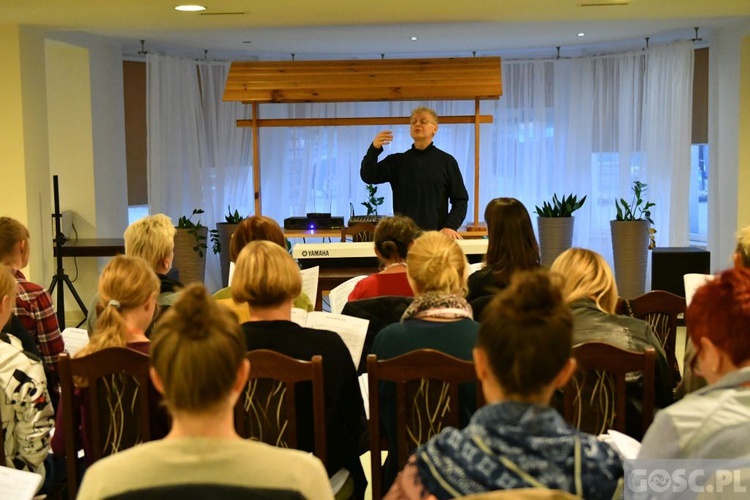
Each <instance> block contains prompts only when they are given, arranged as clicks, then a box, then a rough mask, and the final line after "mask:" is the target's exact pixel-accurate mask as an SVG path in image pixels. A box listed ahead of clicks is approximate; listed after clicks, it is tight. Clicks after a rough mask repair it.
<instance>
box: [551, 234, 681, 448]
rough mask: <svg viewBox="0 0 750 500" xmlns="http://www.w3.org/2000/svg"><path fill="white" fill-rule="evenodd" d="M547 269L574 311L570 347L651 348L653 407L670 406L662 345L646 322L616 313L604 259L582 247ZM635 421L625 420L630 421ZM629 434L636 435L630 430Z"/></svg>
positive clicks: (669, 374)
mask: <svg viewBox="0 0 750 500" xmlns="http://www.w3.org/2000/svg"><path fill="white" fill-rule="evenodd" d="M550 270H551V271H553V272H556V273H558V274H560V275H561V276H564V277H565V283H564V285H563V296H564V297H565V301H566V302H567V303H568V305H569V306H570V308H571V310H572V311H573V344H580V343H582V342H588V341H592V340H596V341H600V342H607V343H610V344H614V345H616V346H618V347H620V348H621V349H627V350H630V351H644V350H645V349H647V348H649V347H653V348H654V350H655V351H656V387H655V388H654V390H655V397H656V404H657V406H659V407H661V408H664V407H665V406H667V405H669V404H670V403H672V401H673V395H672V390H673V388H674V382H673V380H672V370H671V369H670V367H669V363H668V362H667V355H666V354H665V353H664V349H663V348H662V345H661V342H659V339H658V338H656V335H654V332H653V330H652V329H651V326H650V325H649V324H648V323H647V322H645V321H643V320H640V319H636V318H631V317H629V316H618V315H616V314H615V306H616V305H617V285H616V284H615V279H614V277H613V275H612V269H611V268H610V267H609V264H607V261H605V260H604V257H602V256H601V255H599V254H598V253H596V252H593V251H591V250H586V249H584V248H571V249H568V250H566V251H565V252H563V253H562V254H560V255H559V256H558V257H557V259H555V261H554V262H553V263H552V266H551V267H550ZM637 382H638V383H640V380H639V381H637ZM636 385H637V384H636ZM629 389H630V391H633V394H632V397H631V398H630V402H631V403H632V405H631V408H630V410H633V409H636V408H638V407H640V404H639V403H638V401H639V400H640V396H641V395H640V390H637V389H636V388H635V387H634V386H633V385H631V386H630V388H629ZM636 420H638V419H635V418H628V421H629V422H632V421H636ZM629 432H630V431H629ZM632 434H634V435H638V434H639V432H636V430H635V429H633V430H632ZM638 437H640V436H638Z"/></svg>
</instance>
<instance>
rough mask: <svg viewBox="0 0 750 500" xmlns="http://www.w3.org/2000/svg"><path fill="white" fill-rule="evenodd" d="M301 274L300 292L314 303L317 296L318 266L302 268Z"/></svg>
mask: <svg viewBox="0 0 750 500" xmlns="http://www.w3.org/2000/svg"><path fill="white" fill-rule="evenodd" d="M300 274H301V275H302V293H304V294H305V295H307V298H308V299H310V301H311V302H312V303H313V305H315V300H316V299H317V297H318V278H319V277H320V267H319V266H315V267H311V268H310V269H302V270H301V271H300Z"/></svg>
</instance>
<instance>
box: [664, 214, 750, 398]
mask: <svg viewBox="0 0 750 500" xmlns="http://www.w3.org/2000/svg"><path fill="white" fill-rule="evenodd" d="M732 262H733V263H734V268H735V269H750V226H746V227H744V228H742V229H740V230H739V231H738V232H737V246H736V247H735V250H734V254H733V255H732ZM693 358H695V349H694V348H693V344H692V343H691V342H688V343H687V345H686V346H685V357H684V358H683V359H684V362H683V373H682V381H681V382H680V385H679V386H678V387H677V390H676V391H675V392H676V394H675V396H676V397H677V398H682V397H684V396H685V394H689V393H691V392H694V391H697V390H698V389H700V388H702V387H705V386H706V385H707V382H706V379H705V378H704V377H703V376H701V375H700V374H698V373H695V372H694V371H693V369H692V366H693V363H694V361H693Z"/></svg>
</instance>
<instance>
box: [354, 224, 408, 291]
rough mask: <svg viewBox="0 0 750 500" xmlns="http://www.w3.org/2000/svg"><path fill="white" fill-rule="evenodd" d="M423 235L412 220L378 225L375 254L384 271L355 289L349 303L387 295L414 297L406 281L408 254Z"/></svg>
mask: <svg viewBox="0 0 750 500" xmlns="http://www.w3.org/2000/svg"><path fill="white" fill-rule="evenodd" d="M418 235H419V228H418V227H417V225H416V224H415V223H414V221H413V220H411V219H410V218H409V217H406V216H403V215H396V216H394V217H384V218H383V219H381V220H380V222H378V225H377V226H375V234H374V240H375V255H377V257H378V260H379V261H380V265H381V267H382V270H381V271H380V272H379V273H377V274H372V275H370V276H368V277H367V278H365V279H363V280H362V281H360V282H359V283H357V284H356V285H355V286H354V290H352V292H351V293H350V294H349V300H359V299H370V298H374V297H382V296H384V295H396V296H404V297H412V296H413V295H414V292H413V291H412V289H411V286H409V280H408V279H407V278H406V253H407V251H408V250H409V247H410V246H411V245H412V243H413V242H414V238H416V237H417V236H418Z"/></svg>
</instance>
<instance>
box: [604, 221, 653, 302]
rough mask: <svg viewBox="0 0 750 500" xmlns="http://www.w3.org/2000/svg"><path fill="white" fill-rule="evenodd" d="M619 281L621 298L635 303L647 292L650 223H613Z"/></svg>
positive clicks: (613, 250) (616, 274)
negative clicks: (636, 298)
mask: <svg viewBox="0 0 750 500" xmlns="http://www.w3.org/2000/svg"><path fill="white" fill-rule="evenodd" d="M609 224H610V228H611V230H612V252H613V254H614V258H615V281H616V282H617V290H618V292H619V294H620V297H623V298H625V299H632V298H634V297H637V296H639V295H642V294H643V293H645V291H646V267H647V266H648V229H649V227H650V226H651V224H650V223H649V222H648V221H647V220H634V221H616V220H613V221H610V223H609Z"/></svg>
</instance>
